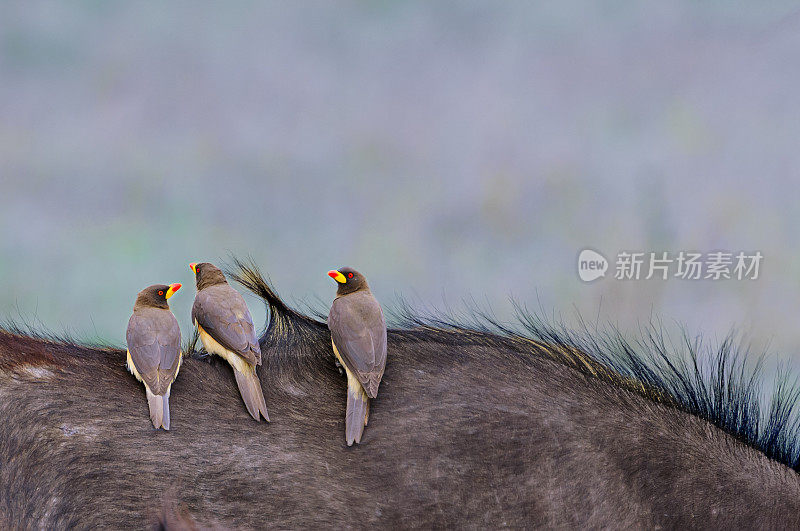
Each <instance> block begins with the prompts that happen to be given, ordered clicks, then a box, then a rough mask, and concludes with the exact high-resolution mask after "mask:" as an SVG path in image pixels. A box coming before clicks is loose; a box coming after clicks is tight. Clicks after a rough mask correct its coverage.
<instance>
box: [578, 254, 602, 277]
mask: <svg viewBox="0 0 800 531" xmlns="http://www.w3.org/2000/svg"><path fill="white" fill-rule="evenodd" d="M607 269H608V260H606V257H605V256H603V255H602V254H600V253H598V252H597V251H592V250H591V249H584V250H583V251H581V254H580V255H578V276H579V277H581V280H583V281H584V282H591V281H593V280H597V279H598V278H600V277H604V276H606V270H607Z"/></svg>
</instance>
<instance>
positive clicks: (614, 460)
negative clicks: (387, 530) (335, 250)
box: [0, 264, 800, 529]
mask: <svg viewBox="0 0 800 531" xmlns="http://www.w3.org/2000/svg"><path fill="white" fill-rule="evenodd" d="M239 266H240V268H239V269H238V273H237V275H236V276H237V278H238V280H239V281H240V282H241V283H242V284H243V285H245V286H246V287H247V288H249V289H251V290H253V291H254V292H255V293H257V294H258V295H259V296H261V297H263V298H264V300H265V301H266V303H267V304H268V306H269V324H268V327H267V329H266V331H265V332H264V334H263V335H262V336H261V338H260V343H261V350H262V353H263V366H262V367H261V369H260V371H259V375H260V378H261V383H262V386H263V391H264V395H265V398H266V402H267V404H269V408H270V417H271V418H272V423H270V424H267V423H256V422H252V420H251V419H250V417H249V415H248V413H247V411H246V410H245V408H244V406H243V405H242V404H241V399H240V398H239V395H238V391H237V390H236V385H235V382H234V381H233V375H232V373H231V371H230V369H229V367H227V365H226V364H224V362H217V361H214V360H213V359H208V358H206V357H203V356H201V355H200V354H198V353H194V354H193V355H192V357H189V358H187V359H186V360H185V362H184V364H183V367H182V368H181V374H180V377H179V378H178V379H177V381H176V382H175V384H174V386H173V388H172V393H171V397H170V406H171V409H172V426H171V431H169V432H166V431H163V430H154V429H153V428H152V426H151V423H150V420H149V418H148V415H147V409H146V404H144V403H143V400H142V396H141V394H142V392H141V387H140V385H139V384H138V382H136V380H135V379H134V378H133V377H132V376H131V375H130V374H129V373H128V372H127V371H126V369H125V354H124V350H119V349H116V348H107V347H89V346H82V345H79V344H77V343H75V342H70V341H65V340H64V341H62V340H57V339H55V338H47V337H34V336H33V335H31V334H29V333H24V334H23V333H21V332H20V331H19V330H16V331H15V330H13V329H11V330H7V331H2V332H0V420H2V422H1V423H0V527H2V528H31V527H35V528H66V527H73V526H74V527H78V528H89V527H111V528H122V527H125V528H127V527H148V526H151V525H154V524H155V523H157V522H160V524H159V525H162V526H165V527H170V526H177V527H182V526H183V525H184V524H185V525H189V526H190V527H192V526H193V527H197V528H201V527H203V526H206V525H207V526H221V527H233V528H240V527H241V528H265V527H277V528H298V527H301V528H305V527H326V528H328V527H336V528H341V527H348V528H349V527H353V528H364V527H368V526H372V525H382V526H392V527H404V528H405V527H415V528H416V527H425V528H430V527H437V528H441V527H456V528H484V527H492V528H493V527H499V526H504V527H505V526H507V527H548V528H552V527H558V528H562V527H567V528H585V527H590V528H600V527H613V528H631V527H634V528H642V527H646V528H658V527H669V528H682V527H687V528H697V527H703V528H709V527H710V528H727V529H738V528H795V529H797V528H800V476H798V473H797V469H798V454H800V437H798V429H797V428H798V424H797V420H796V416H795V415H794V412H793V406H794V404H795V399H796V398H797V391H796V390H795V389H794V388H792V387H791V386H789V385H786V384H782V385H779V386H778V388H777V390H776V392H775V395H774V396H773V399H772V401H771V402H770V403H769V404H768V407H766V408H765V407H763V406H759V404H760V398H761V397H760V396H759V393H760V391H759V386H758V382H757V380H756V377H755V376H754V372H753V371H752V370H749V369H747V370H746V369H745V368H744V361H743V358H742V357H741V356H739V355H737V351H736V349H735V348H734V346H733V344H732V343H730V342H726V343H725V344H723V346H722V348H720V349H719V351H717V352H716V353H713V354H712V355H711V356H710V357H709V358H707V360H706V362H704V360H703V358H702V357H698V355H697V349H696V348H695V346H694V345H689V347H690V348H688V352H689V355H688V357H684V358H682V359H681V360H678V359H677V358H675V357H674V356H672V355H670V354H669V352H668V350H669V349H668V348H667V344H666V343H665V341H664V340H663V339H661V338H660V336H658V335H657V334H656V335H653V336H652V337H650V338H648V339H647V341H644V342H642V344H640V345H638V346H633V345H631V344H629V343H626V342H625V341H623V340H622V339H620V337H619V336H618V335H617V334H601V333H599V332H597V333H595V332H587V331H584V332H582V333H580V334H578V333H570V332H568V331H565V330H561V329H556V328H553V327H548V326H545V325H543V324H542V323H541V322H538V321H536V320H534V319H533V318H530V317H528V316H525V315H523V318H524V323H523V324H524V325H525V326H524V327H523V329H524V330H525V333H524V334H523V333H520V332H517V331H514V330H509V329H507V328H505V327H503V326H500V325H498V324H497V323H492V322H491V320H486V319H483V318H480V317H477V318H476V321H477V322H476V323H473V324H472V325H469V326H466V325H465V326H459V325H456V324H454V323H451V322H446V321H445V320H443V319H437V318H435V317H419V316H414V315H413V312H408V311H407V312H405V317H404V318H401V319H399V321H400V326H399V327H396V328H392V329H390V330H389V335H388V356H387V360H388V361H387V365H386V372H385V374H384V378H383V382H382V385H381V393H380V395H379V396H378V398H377V399H376V400H374V401H373V403H372V405H371V409H370V417H369V428H368V429H367V430H366V431H365V432H364V438H363V439H362V441H361V444H360V445H356V446H353V447H348V446H347V445H346V442H345V439H344V437H343V433H344V421H345V415H344V403H343V400H342V397H343V396H344V395H345V387H346V385H347V383H346V381H345V379H344V378H343V377H341V376H340V374H339V372H338V370H337V369H336V367H335V364H334V357H333V355H332V352H331V339H330V333H329V331H328V328H327V326H326V325H325V323H324V322H321V321H319V320H318V319H317V318H314V317H309V316H306V315H303V314H301V313H299V312H297V311H295V310H293V309H291V308H289V307H288V306H287V305H286V304H285V303H284V302H283V301H282V300H281V299H280V298H278V296H277V295H276V294H275V293H274V291H273V290H272V289H271V288H270V286H269V285H268V284H267V283H266V282H265V281H264V280H263V278H262V277H261V275H260V274H259V272H258V270H257V269H256V268H255V267H253V266H251V265H247V264H239ZM706 368H710V369H711V370H705V369H706Z"/></svg>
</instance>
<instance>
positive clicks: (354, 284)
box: [328, 267, 369, 295]
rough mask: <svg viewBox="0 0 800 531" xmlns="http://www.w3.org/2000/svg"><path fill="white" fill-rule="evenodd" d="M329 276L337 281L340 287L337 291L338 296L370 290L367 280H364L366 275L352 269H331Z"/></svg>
mask: <svg viewBox="0 0 800 531" xmlns="http://www.w3.org/2000/svg"><path fill="white" fill-rule="evenodd" d="M328 276H329V277H331V278H332V279H333V280H335V281H336V283H337V284H338V286H339V289H338V290H336V294H337V295H347V294H348V293H353V292H354V291H359V290H362V289H369V285H368V284H367V279H366V278H364V275H362V274H361V273H359V272H358V271H356V270H355V269H353V268H352V267H342V268H339V269H331V270H330V271H328Z"/></svg>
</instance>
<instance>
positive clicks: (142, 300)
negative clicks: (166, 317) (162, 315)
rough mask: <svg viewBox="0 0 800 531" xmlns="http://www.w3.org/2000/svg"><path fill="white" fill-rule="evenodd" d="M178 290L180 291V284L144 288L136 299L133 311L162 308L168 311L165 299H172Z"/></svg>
mask: <svg viewBox="0 0 800 531" xmlns="http://www.w3.org/2000/svg"><path fill="white" fill-rule="evenodd" d="M179 289H181V285H180V284H169V285H166V284H155V285H153V286H149V287H147V288H144V289H143V290H142V291H140V292H139V295H138V296H137V297H136V304H135V305H134V309H136V308H163V309H166V310H168V309H169V304H167V299H169V298H170V297H172V296H173V295H174V294H175V292H176V291H178V290H179Z"/></svg>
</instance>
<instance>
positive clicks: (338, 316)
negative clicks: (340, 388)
mask: <svg viewBox="0 0 800 531" xmlns="http://www.w3.org/2000/svg"><path fill="white" fill-rule="evenodd" d="M328 276H329V277H331V278H332V279H333V280H335V281H336V283H337V285H338V289H337V291H336V298H335V299H334V301H333V304H332V305H331V311H330V313H329V314H328V328H329V329H330V331H331V341H332V343H333V354H334V355H335V356H336V359H337V360H339V363H341V364H342V366H343V367H344V369H345V372H346V373H347V413H346V415H345V439H346V440H347V445H348V446H352V445H353V443H354V442H355V443H360V442H361V437H362V436H363V434H364V427H365V426H366V425H367V422H368V420H369V401H370V399H372V398H375V397H376V396H378V386H379V385H380V383H381V378H383V371H384V369H385V368H386V320H385V319H384V317H383V310H382V309H381V305H380V304H378V301H377V300H376V299H375V297H374V296H373V295H372V292H371V291H370V289H369V285H368V284H367V279H366V278H365V277H364V275H362V274H361V273H359V272H358V271H356V270H355V269H352V268H350V267H343V268H341V269H333V270H331V271H328Z"/></svg>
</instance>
